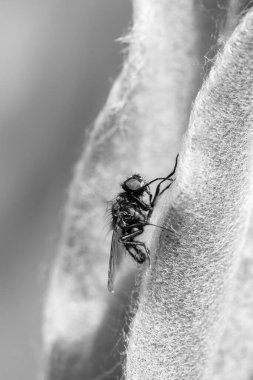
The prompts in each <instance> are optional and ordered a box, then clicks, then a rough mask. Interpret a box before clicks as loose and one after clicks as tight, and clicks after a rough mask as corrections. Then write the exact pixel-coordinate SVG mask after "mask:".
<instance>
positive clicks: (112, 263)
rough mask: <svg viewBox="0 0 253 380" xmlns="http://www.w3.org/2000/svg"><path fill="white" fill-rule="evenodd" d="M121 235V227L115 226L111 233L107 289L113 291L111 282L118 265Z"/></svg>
mask: <svg viewBox="0 0 253 380" xmlns="http://www.w3.org/2000/svg"><path fill="white" fill-rule="evenodd" d="M120 236H121V229H120V228H115V229H114V230H113V233H112V243H111V252H110V259H109V270H108V290H109V292H111V293H113V283H114V278H115V274H116V269H117V266H118V260H117V259H118V257H119V256H118V255H119V253H120V250H121V249H122V247H121V245H122V244H121V243H120V242H119V238H120Z"/></svg>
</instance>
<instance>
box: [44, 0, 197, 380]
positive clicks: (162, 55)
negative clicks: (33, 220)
mask: <svg viewBox="0 0 253 380" xmlns="http://www.w3.org/2000/svg"><path fill="white" fill-rule="evenodd" d="M143 11H145V12H143ZM193 15H194V6H193V1H191V0H169V1H168V0H166V1H165V0H156V1H153V0H146V1H143V0H137V1H134V3H133V26H132V28H131V31H130V32H129V34H128V35H127V36H126V37H124V38H122V40H123V42H124V43H127V44H128V45H127V46H128V48H127V52H126V55H125V60H124V64H123V68H122V71H121V73H120V75H119V77H118V78H117V79H116V80H115V83H114V84H113V87H112V89H111V92H110V94H109V97H108V100H107V102H106V104H105V107H104V108H103V109H102V110H101V112H100V114H99V115H98V117H97V119H96V121H95V123H94V126H93V127H92V129H91V130H90V134H89V136H86V141H85V146H84V150H83V153H82V156H81V157H80V160H79V162H78V163H77V166H76V169H75V172H74V178H73V181H72V183H71V184H70V189H69V196H68V201H67V204H66V207H65V213H64V221H63V230H62V236H61V240H60V243H59V249H58V255H57V258H56V261H55V264H54V267H53V269H52V275H51V281H50V286H49V289H48V293H47V297H46V304H45V313H44V326H43V336H44V348H45V367H46V368H45V372H46V376H47V379H50V380H51V379H54V380H55V379H57V380H58V379H65V378H66V376H69V377H67V378H71V380H74V379H79V378H87V379H88V378H89V379H92V378H96V377H97V376H100V375H101V372H103V371H105V372H106V371H107V369H108V368H109V369H108V371H111V369H110V368H111V366H113V365H112V364H111V359H110V356H113V359H112V360H114V361H117V363H115V366H117V365H118V366H119V364H120V360H121V357H120V354H119V353H118V349H117V346H116V341H117V340H118V336H117V334H116V333H115V331H116V330H117V328H118V329H119V332H118V335H120V334H121V333H122V332H121V324H120V320H123V319H124V318H123V317H122V312H121V310H127V308H128V307H127V305H126V303H129V300H128V301H126V298H127V297H126V296H125V294H130V290H129V281H128V282H127V281H125V280H124V279H125V278H126V277H124V276H125V275H124V273H123V275H121V269H119V270H118V273H117V278H116V284H115V294H114V296H112V295H111V294H109V293H108V291H107V273H108V262H109V253H110V240H109V239H107V240H105V235H106V232H107V230H106V228H105V211H106V207H107V206H106V201H107V200H110V199H113V197H115V195H116V194H117V192H119V191H120V187H119V183H120V182H121V181H122V180H123V179H125V178H126V176H129V175H131V174H132V173H133V172H137V173H138V172H139V173H142V174H143V175H144V176H145V177H146V178H147V179H153V178H154V176H161V175H165V174H166V173H168V172H169V171H170V170H171V167H172V166H173V165H174V160H175V156H176V154H177V151H178V147H179V141H180V138H181V135H182V133H183V131H184V130H185V128H186V125H187V119H188V111H189V109H190V105H191V102H192V99H193V98H194V97H195V95H196V91H197V90H196V88H197V85H196V84H195V83H196V82H198V80H196V78H198V76H199V66H200V64H199V52H198V47H197V40H198V38H197V33H196V25H195V20H194V16H193ZM182 88H183V91H181V89H182ZM168 147H169V153H168ZM123 267H124V266H123ZM132 267H133V266H132ZM123 269H124V268H123ZM123 272H124V270H123ZM127 278H128V277H127ZM131 279H132V277H131ZM121 280H122V281H121ZM132 283H133V279H132ZM131 286H132V285H131ZM131 286H130V288H131ZM112 321H119V322H117V323H116V326H114V325H115V323H113V326H111V323H112ZM101 326H105V327H104V330H103V328H102V327H101ZM101 329H102V330H101ZM114 335H115V336H114ZM108 342H109V343H108ZM110 345H111V346H110ZM115 347H116V349H115ZM116 351H117V352H116ZM115 352H116V353H115ZM98 362H99V363H100V365H97V363H98ZM66 373H67V374H68V375H66ZM109 373H110V376H112V372H109ZM108 376H109V375H108Z"/></svg>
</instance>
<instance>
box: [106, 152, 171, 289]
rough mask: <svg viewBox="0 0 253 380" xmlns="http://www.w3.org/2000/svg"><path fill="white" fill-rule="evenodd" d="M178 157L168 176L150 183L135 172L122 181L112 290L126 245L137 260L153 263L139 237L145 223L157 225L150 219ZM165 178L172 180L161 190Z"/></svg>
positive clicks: (115, 205)
mask: <svg viewBox="0 0 253 380" xmlns="http://www.w3.org/2000/svg"><path fill="white" fill-rule="evenodd" d="M177 160H178V155H177V157H176V162H175V166H174V169H173V171H172V172H171V173H170V174H169V175H168V176H167V177H164V178H155V179H153V180H152V181H150V182H145V181H144V179H143V178H142V176H141V175H140V174H133V175H132V176H131V177H129V178H127V179H126V180H125V181H124V182H123V183H122V185H121V187H122V189H123V191H122V192H121V193H119V194H118V196H117V197H116V199H115V200H114V201H112V206H111V215H112V221H111V227H112V230H113V233H112V242H111V252H110V259H109V270H108V290H109V291H110V292H113V283H114V278H115V272H116V259H117V255H118V254H119V252H120V250H121V249H122V247H123V248H124V249H125V250H126V251H127V252H128V253H129V254H130V256H131V257H132V258H133V259H134V260H135V261H136V262H137V263H139V264H142V263H144V262H145V261H146V260H148V262H149V265H150V251H149V249H148V247H147V246H146V244H145V243H144V242H141V241H138V240H135V239H136V237H137V236H139V235H141V234H142V233H143V231H144V228H145V226H147V225H151V226H152V225H153V226H156V225H154V224H152V223H150V222H149V221H150V218H151V215H152V212H153V209H154V207H155V204H156V201H157V199H158V197H159V196H160V195H161V194H162V193H163V192H164V191H165V190H167V189H168V188H169V187H170V186H171V184H172V183H173V182H174V179H172V177H173V175H174V174H175V171H176V168H177ZM156 181H160V182H159V183H158V185H157V187H156V190H155V193H154V195H152V193H151V191H150V184H151V183H153V182H156ZM165 181H169V184H168V185H167V186H166V187H165V188H164V189H163V190H161V185H162V183H164V182H165ZM156 227H160V226H156ZM160 228H162V227H160Z"/></svg>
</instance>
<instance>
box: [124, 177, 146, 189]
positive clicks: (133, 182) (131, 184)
mask: <svg viewBox="0 0 253 380" xmlns="http://www.w3.org/2000/svg"><path fill="white" fill-rule="evenodd" d="M125 186H126V187H127V188H128V189H129V190H138V189H139V188H140V187H141V186H142V183H141V182H140V181H139V180H138V179H136V178H130V179H128V180H127V181H126V182H125Z"/></svg>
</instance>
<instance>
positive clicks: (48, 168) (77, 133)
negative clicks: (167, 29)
mask: <svg viewBox="0 0 253 380" xmlns="http://www.w3.org/2000/svg"><path fill="white" fill-rule="evenodd" d="M130 19H131V3H130V1H128V0H106V1H104V0H85V1H84V0H75V1H73V2H70V1H67V0H61V1H55V0H47V1H43V2H34V1H30V0H27V1H25V0H22V1H21V0H19V1H12V2H5V1H3V2H0V176H1V180H0V183H1V187H0V188H1V190H0V248H1V251H0V292H1V313H0V329H1V331H0V336H1V339H0V352H1V364H0V368H1V373H0V378H1V379H8V380H12V379H13V380H14V379H20V380H33V379H34V378H36V377H37V376H36V375H38V373H39V369H40V368H41V365H42V363H41V338H40V331H41V324H42V308H43V299H44V295H45V292H46V289H47V281H48V276H49V272H50V267H51V265H52V262H53V259H54V256H55V247H56V245H57V240H58V237H59V231H60V225H61V220H62V217H63V206H64V200H65V199H66V196H67V186H68V183H69V181H70V179H71V176H72V167H73V165H74V163H75V161H76V160H77V158H78V156H79V154H80V151H81V148H82V143H83V141H84V131H85V128H87V127H88V126H89V125H90V124H91V122H92V120H94V118H95V117H96V115H97V113H98V111H99V109H100V108H101V106H102V105H103V103H104V101H105V100H106V96H107V93H108V91H109V89H110V85H111V83H112V81H113V78H115V77H116V75H117V73H118V72H119V71H120V67H121V62H122V57H123V55H122V46H121V45H120V44H119V42H116V39H117V38H119V37H120V36H121V35H122V34H125V33H126V32H127V30H128V27H129V25H130Z"/></svg>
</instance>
